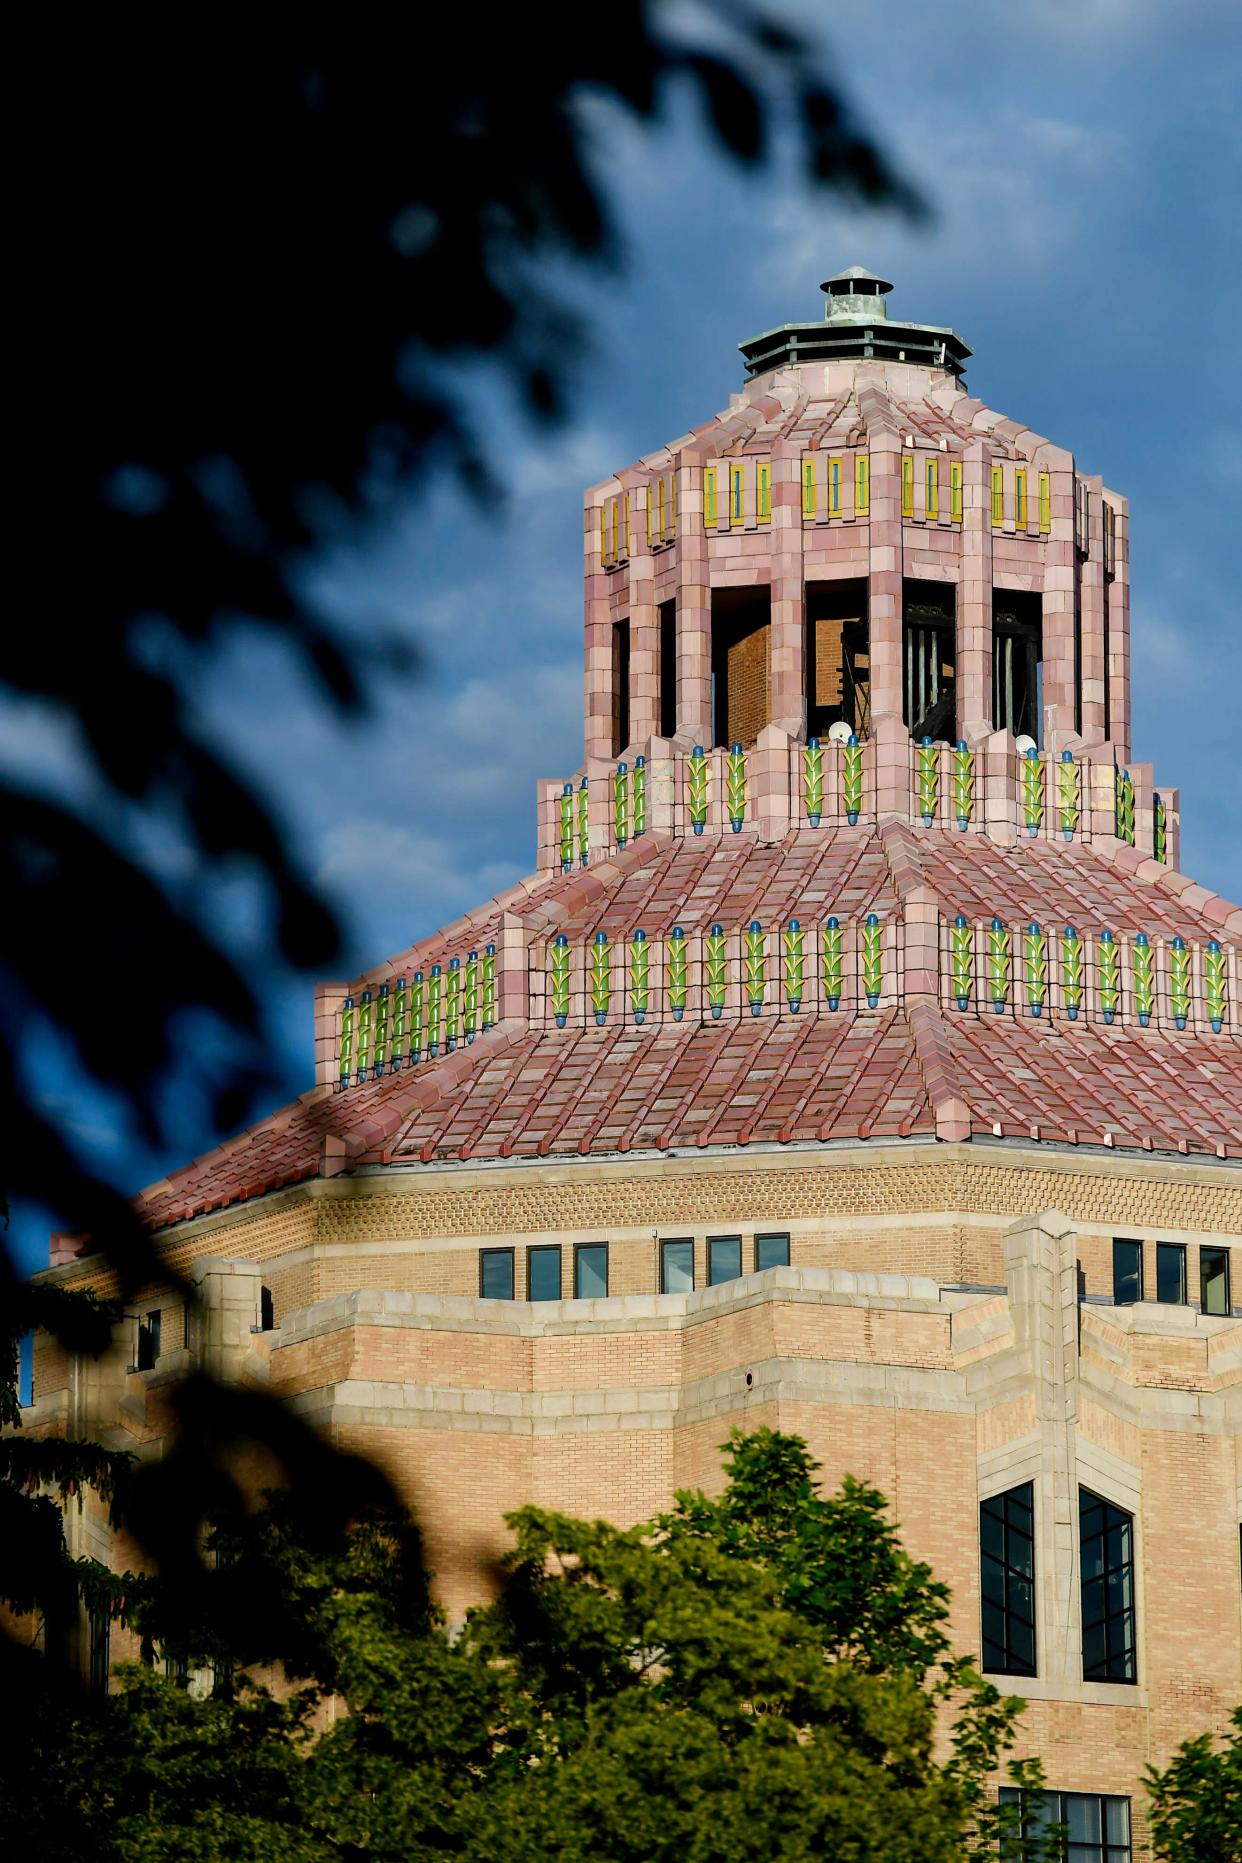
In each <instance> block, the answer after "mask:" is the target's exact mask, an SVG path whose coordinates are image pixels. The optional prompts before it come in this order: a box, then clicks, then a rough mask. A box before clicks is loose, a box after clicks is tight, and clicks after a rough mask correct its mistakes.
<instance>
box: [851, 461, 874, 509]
mask: <svg viewBox="0 0 1242 1863" xmlns="http://www.w3.org/2000/svg"><path fill="white" fill-rule="evenodd" d="M870 509H871V455H870V454H869V453H856V454H855V455H854V516H855V517H866V515H867V513H868V512H869V511H870Z"/></svg>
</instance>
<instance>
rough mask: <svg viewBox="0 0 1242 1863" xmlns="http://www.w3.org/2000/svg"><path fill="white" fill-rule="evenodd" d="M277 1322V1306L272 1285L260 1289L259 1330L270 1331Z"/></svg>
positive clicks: (262, 1331)
mask: <svg viewBox="0 0 1242 1863" xmlns="http://www.w3.org/2000/svg"><path fill="white" fill-rule="evenodd" d="M275 1324H276V1307H275V1303H274V1302H273V1300H272V1290H271V1288H270V1287H261V1288H260V1289H259V1331H260V1332H261V1333H270V1332H271V1331H272V1328H273V1327H274V1326H275Z"/></svg>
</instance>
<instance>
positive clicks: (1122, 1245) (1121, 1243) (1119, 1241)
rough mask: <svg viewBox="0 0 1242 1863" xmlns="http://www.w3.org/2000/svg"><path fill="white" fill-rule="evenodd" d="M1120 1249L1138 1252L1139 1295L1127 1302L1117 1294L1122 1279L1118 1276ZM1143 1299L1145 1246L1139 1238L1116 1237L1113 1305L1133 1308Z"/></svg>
mask: <svg viewBox="0 0 1242 1863" xmlns="http://www.w3.org/2000/svg"><path fill="white" fill-rule="evenodd" d="M1118 1249H1135V1250H1137V1260H1138V1292H1137V1294H1135V1295H1133V1296H1132V1297H1131V1298H1129V1299H1125V1300H1123V1299H1121V1298H1120V1297H1119V1296H1118V1293H1117V1284H1118V1281H1119V1280H1120V1279H1121V1278H1122V1277H1121V1276H1119V1275H1118V1272H1117V1251H1118ZM1143 1298H1144V1265H1143V1244H1142V1242H1141V1241H1140V1240H1139V1239H1138V1237H1137V1236H1114V1237H1113V1305H1114V1306H1115V1307H1133V1306H1137V1305H1138V1303H1139V1302H1140V1301H1141V1300H1142V1299H1143Z"/></svg>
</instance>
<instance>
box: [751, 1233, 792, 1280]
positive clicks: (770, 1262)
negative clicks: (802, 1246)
mask: <svg viewBox="0 0 1242 1863" xmlns="http://www.w3.org/2000/svg"><path fill="white" fill-rule="evenodd" d="M788 1266H789V1237H788V1236H756V1237H755V1272H756V1274H762V1273H763V1270H764V1269H765V1268H787V1267H788Z"/></svg>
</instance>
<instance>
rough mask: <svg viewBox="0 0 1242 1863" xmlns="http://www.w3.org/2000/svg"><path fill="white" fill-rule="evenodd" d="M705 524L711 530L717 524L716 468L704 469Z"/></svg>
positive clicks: (705, 467) (708, 467)
mask: <svg viewBox="0 0 1242 1863" xmlns="http://www.w3.org/2000/svg"><path fill="white" fill-rule="evenodd" d="M703 522H704V524H706V525H707V527H708V528H709V529H712V528H714V526H715V523H716V468H715V466H704V468H703Z"/></svg>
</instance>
